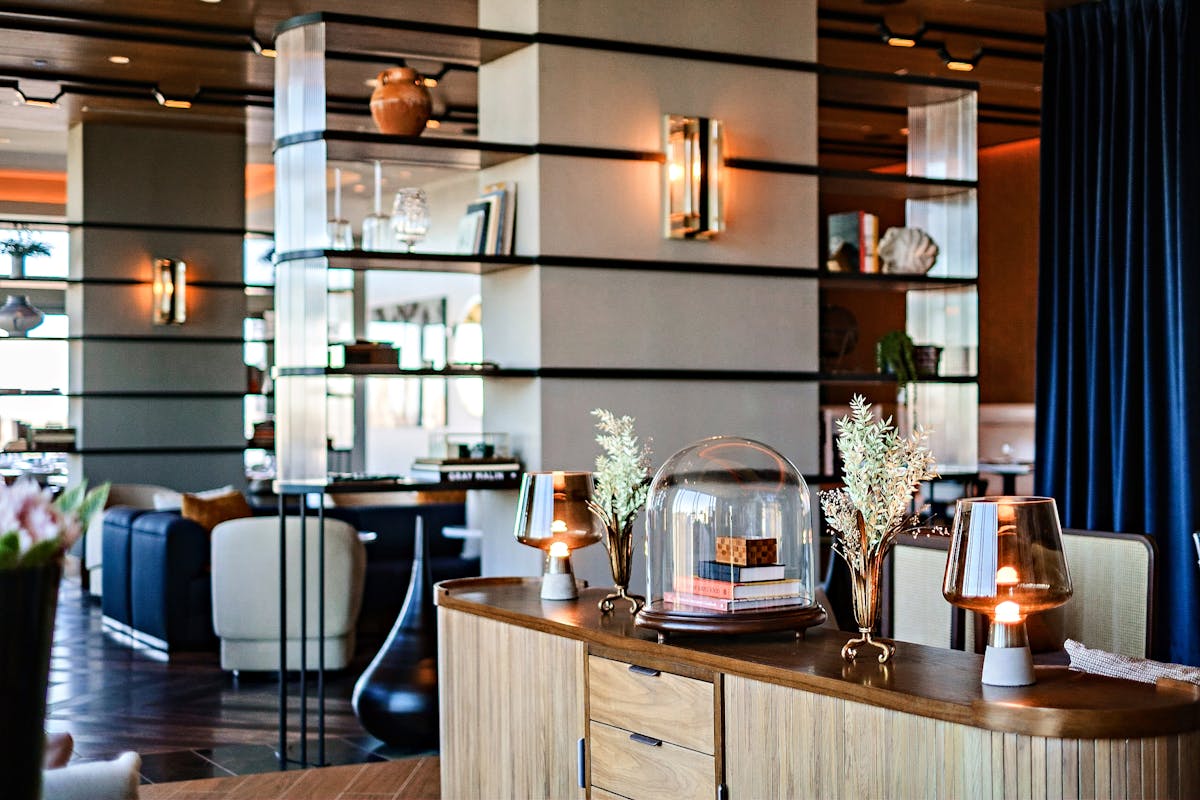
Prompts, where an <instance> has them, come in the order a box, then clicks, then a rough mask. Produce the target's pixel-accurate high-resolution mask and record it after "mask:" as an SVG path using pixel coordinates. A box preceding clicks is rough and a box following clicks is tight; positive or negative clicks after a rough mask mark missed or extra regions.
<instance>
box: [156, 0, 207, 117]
mask: <svg viewBox="0 0 1200 800" xmlns="http://www.w3.org/2000/svg"><path fill="white" fill-rule="evenodd" d="M205 2H207V0H205ZM154 100H155V101H156V102H157V103H158V104H159V105H160V106H162V107H163V108H191V107H192V101H191V100H171V99H169V98H167V97H165V96H164V95H163V93H162V92H160V91H159V90H158V89H157V88H156V89H155V90H154Z"/></svg>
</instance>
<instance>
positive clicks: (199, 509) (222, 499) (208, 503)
mask: <svg viewBox="0 0 1200 800" xmlns="http://www.w3.org/2000/svg"><path fill="white" fill-rule="evenodd" d="M181 512H182V514H183V516H184V517H186V518H188V519H190V520H194V521H195V522H196V523H197V524H198V525H200V527H202V528H204V529H205V530H206V531H212V529H213V528H215V527H216V526H218V525H220V524H221V523H222V522H227V521H229V520H231V519H241V518H242V517H250V516H253V515H254V512H253V511H252V510H251V509H250V504H249V503H247V502H246V498H245V497H243V496H242V493H241V492H239V491H237V490H234V491H230V492H226V493H225V494H220V495H215V496H210V497H201V496H200V495H196V494H185V495H184V496H183V506H182V509H181Z"/></svg>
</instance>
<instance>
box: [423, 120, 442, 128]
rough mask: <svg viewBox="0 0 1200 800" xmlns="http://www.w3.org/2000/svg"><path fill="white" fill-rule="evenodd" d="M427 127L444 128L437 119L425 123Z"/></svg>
mask: <svg viewBox="0 0 1200 800" xmlns="http://www.w3.org/2000/svg"><path fill="white" fill-rule="evenodd" d="M425 127H426V128H440V127H442V123H440V122H438V121H437V120H436V119H431V120H429V121H428V122H426V123H425Z"/></svg>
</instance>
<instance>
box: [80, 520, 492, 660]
mask: <svg viewBox="0 0 1200 800" xmlns="http://www.w3.org/2000/svg"><path fill="white" fill-rule="evenodd" d="M327 514H328V515H329V516H330V517H334V518H337V519H342V520H345V521H346V522H349V523H350V524H352V525H354V526H355V527H356V528H357V529H358V530H359V531H370V532H373V533H375V534H376V538H375V540H374V541H372V542H370V543H368V544H367V574H366V581H365V586H364V590H363V605H362V612H361V614H360V617H359V625H358V630H359V632H360V633H364V634H374V633H380V632H386V631H387V630H388V629H389V628H390V627H391V625H392V622H393V621H394V620H395V618H396V616H397V615H398V614H399V613H400V606H401V605H402V604H403V602H404V594H405V590H406V589H407V587H408V579H409V573H410V572H411V569H412V558H413V541H414V534H415V530H416V519H417V517H418V516H420V517H422V518H424V520H425V530H426V532H427V534H428V537H429V554H430V557H431V564H430V566H431V567H432V572H433V579H434V580H435V581H440V580H447V579H449V578H462V577H470V576H472V575H478V574H479V559H477V558H473V559H464V558H461V557H460V555H459V553H460V552H461V550H462V541H461V540H457V539H447V538H446V537H445V536H443V535H442V529H443V528H444V527H445V526H447V525H462V524H463V523H464V522H465V520H466V509H465V507H464V506H463V505H462V504H461V503H444V504H428V505H419V506H357V507H341V508H331V509H328V511H327ZM311 521H312V523H313V527H312V528H311V530H312V531H313V532H314V533H315V531H316V520H315V516H314V517H313V518H312V520H311ZM103 550H104V560H103V564H104V572H103V582H104V586H103V596H102V598H101V610H102V612H103V615H104V616H105V618H106V619H107V620H109V621H110V622H112V623H117V624H118V625H120V626H124V627H125V628H127V629H128V630H129V632H130V633H131V634H132V635H134V636H136V637H138V638H140V639H142V640H144V641H147V642H148V643H150V644H152V645H155V646H156V647H159V648H162V649H165V650H168V651H171V650H202V649H209V648H215V647H216V645H217V639H216V637H215V635H214V634H213V627H212V583H211V576H210V574H209V562H210V549H209V534H208V532H207V531H205V530H204V529H203V528H202V527H200V526H199V525H197V524H196V523H195V522H193V521H192V520H189V519H185V518H184V517H182V516H180V515H179V513H178V512H175V511H147V510H144V509H135V508H126V507H121V506H117V507H114V508H110V509H108V510H107V511H106V512H105V514H104V539H103Z"/></svg>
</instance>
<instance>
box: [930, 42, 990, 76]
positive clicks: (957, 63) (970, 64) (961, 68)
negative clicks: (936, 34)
mask: <svg viewBox="0 0 1200 800" xmlns="http://www.w3.org/2000/svg"><path fill="white" fill-rule="evenodd" d="M938 55H939V56H941V57H942V61H944V62H946V68H947V69H952V70H954V71H955V72H970V71H971V70H973V69H975V67H977V66H979V59H980V58H982V57H983V48H982V47H977V48H975V52H974V53H973V54H972V55H971V57H970V58H955V57H954V56H952V55H950V51H949V50H947V49H946V48H945V47H941V48H938Z"/></svg>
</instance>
